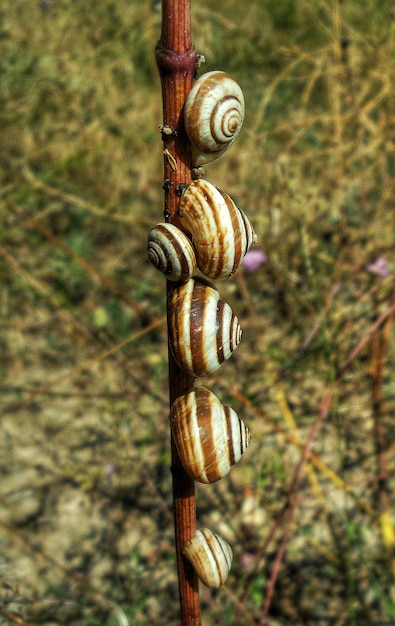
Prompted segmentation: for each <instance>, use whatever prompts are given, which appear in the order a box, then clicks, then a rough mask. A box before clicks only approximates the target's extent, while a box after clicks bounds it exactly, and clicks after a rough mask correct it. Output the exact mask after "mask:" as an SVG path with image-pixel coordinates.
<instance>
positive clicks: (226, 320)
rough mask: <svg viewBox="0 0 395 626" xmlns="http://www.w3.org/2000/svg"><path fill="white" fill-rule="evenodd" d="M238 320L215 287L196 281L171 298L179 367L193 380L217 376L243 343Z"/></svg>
mask: <svg viewBox="0 0 395 626" xmlns="http://www.w3.org/2000/svg"><path fill="white" fill-rule="evenodd" d="M241 335H242V331H241V328H240V324H239V320H238V318H237V317H236V316H235V315H234V314H233V312H232V309H231V307H230V306H229V304H226V302H224V301H223V300H221V299H220V295H219V293H218V291H217V289H215V287H213V286H212V285H209V284H208V283H206V282H205V281H202V280H198V279H195V278H193V279H192V280H189V281H188V282H187V283H185V284H183V285H179V286H177V287H175V288H174V289H173V290H172V292H171V294H170V296H169V338H170V345H171V349H172V351H173V355H174V359H175V361H176V362H177V364H178V366H179V367H180V368H181V369H182V370H183V371H184V372H187V373H188V374H190V375H191V376H206V375H207V374H212V373H213V372H215V371H216V370H217V369H218V368H219V367H220V365H221V364H222V363H223V362H224V361H226V360H227V359H229V358H230V356H231V355H232V352H233V351H234V350H235V349H236V348H237V346H238V345H239V343H240V341H241Z"/></svg>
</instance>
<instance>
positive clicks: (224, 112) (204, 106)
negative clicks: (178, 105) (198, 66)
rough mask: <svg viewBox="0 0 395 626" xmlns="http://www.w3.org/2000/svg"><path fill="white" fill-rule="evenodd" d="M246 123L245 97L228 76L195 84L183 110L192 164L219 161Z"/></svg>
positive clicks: (215, 74)
mask: <svg viewBox="0 0 395 626" xmlns="http://www.w3.org/2000/svg"><path fill="white" fill-rule="evenodd" d="M243 120H244V96H243V92H242V90H241V88H240V87H239V85H238V84H237V83H236V81H235V80H234V79H233V78H232V77H231V76H229V74H226V72H219V71H213V72H207V73H206V74H203V75H202V76H201V77H200V78H199V79H198V80H197V81H196V83H195V84H194V86H193V88H192V89H191V91H190V92H189V94H188V96H187V98H186V101H185V108H184V123H185V128H186V131H187V134H188V137H189V139H190V141H191V143H192V146H193V154H192V156H193V164H194V165H195V166H199V165H204V164H205V163H208V162H209V161H213V160H214V159H218V157H220V156H221V154H223V153H224V152H225V150H227V149H228V148H229V147H230V146H231V145H232V143H233V141H234V140H235V138H236V137H237V135H238V133H239V131H240V128H241V126H242V124H243Z"/></svg>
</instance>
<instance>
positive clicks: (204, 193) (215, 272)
mask: <svg viewBox="0 0 395 626" xmlns="http://www.w3.org/2000/svg"><path fill="white" fill-rule="evenodd" d="M178 213H179V221H180V226H181V228H182V230H183V231H185V232H186V233H188V234H189V235H190V236H191V237H192V243H193V247H194V250H195V254H196V262H197V265H198V268H199V269H200V271H201V272H202V273H203V274H204V275H205V276H207V277H208V278H213V279H219V280H221V279H224V278H229V277H230V276H232V275H233V274H234V273H235V272H236V270H237V269H238V268H239V266H240V264H241V262H242V260H243V258H244V256H245V254H246V253H247V251H248V250H249V248H250V246H251V245H252V244H253V243H255V239H256V237H255V234H254V231H253V228H252V226H251V224H250V222H249V220H248V218H247V216H246V215H245V213H243V211H242V210H241V209H239V208H238V207H237V206H236V205H235V203H234V202H233V200H232V198H230V196H228V194H227V193H225V192H224V191H221V190H220V189H218V188H217V187H215V185H212V184H211V183H209V182H208V181H207V180H203V179H199V180H195V181H193V182H192V183H191V184H190V185H188V187H187V188H186V190H185V191H184V193H183V195H182V197H181V201H180V206H179V212H178Z"/></svg>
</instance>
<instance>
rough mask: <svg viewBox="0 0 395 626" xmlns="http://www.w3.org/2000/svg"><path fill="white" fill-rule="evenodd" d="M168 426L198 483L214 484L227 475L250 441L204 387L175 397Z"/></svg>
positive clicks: (232, 415) (247, 433) (241, 426)
mask: <svg viewBox="0 0 395 626" xmlns="http://www.w3.org/2000/svg"><path fill="white" fill-rule="evenodd" d="M170 426H171V430H172V433H173V438H174V442H175V444H176V447H177V450H178V454H179V457H180V460H181V463H182V465H183V467H184V469H185V471H186V472H187V473H188V474H189V475H190V476H191V477H192V478H193V479H194V480H196V481H197V482H199V483H205V484H210V483H215V482H217V481H218V480H220V479H221V478H224V476H227V475H228V474H229V472H230V468H231V466H232V465H234V464H235V463H237V462H238V461H239V460H240V458H241V455H242V454H243V452H244V451H245V450H246V448H247V447H248V446H249V444H250V441H251V435H250V431H249V429H248V427H247V426H246V425H245V424H244V422H243V421H242V420H241V419H240V418H239V417H238V415H237V413H236V411H234V410H233V409H232V408H231V407H229V406H226V405H224V404H222V403H221V402H220V401H219V399H218V398H217V396H216V395H215V394H214V393H213V392H212V391H210V390H209V389H206V388H205V387H198V388H197V389H192V390H191V391H188V392H186V393H184V394H181V395H180V396H179V397H178V398H176V400H175V401H174V402H173V404H172V407H171V409H170Z"/></svg>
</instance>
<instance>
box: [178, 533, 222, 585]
mask: <svg viewBox="0 0 395 626" xmlns="http://www.w3.org/2000/svg"><path fill="white" fill-rule="evenodd" d="M183 553H184V556H185V558H187V559H188V561H189V562H190V563H191V565H192V567H193V568H194V570H195V572H196V573H197V575H198V576H199V578H200V580H201V581H202V583H203V584H204V585H206V587H210V588H211V589H217V588H218V587H220V586H221V585H223V584H224V583H225V582H226V579H227V578H228V574H229V570H230V568H231V565H232V559H233V552H232V548H231V547H230V545H229V544H228V542H227V541H225V539H222V537H220V536H219V535H217V534H216V533H213V532H212V531H211V530H210V529H209V528H202V529H201V530H197V531H196V534H195V535H194V536H193V537H192V539H191V540H190V541H188V542H187V543H186V544H185V546H184V549H183Z"/></svg>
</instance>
